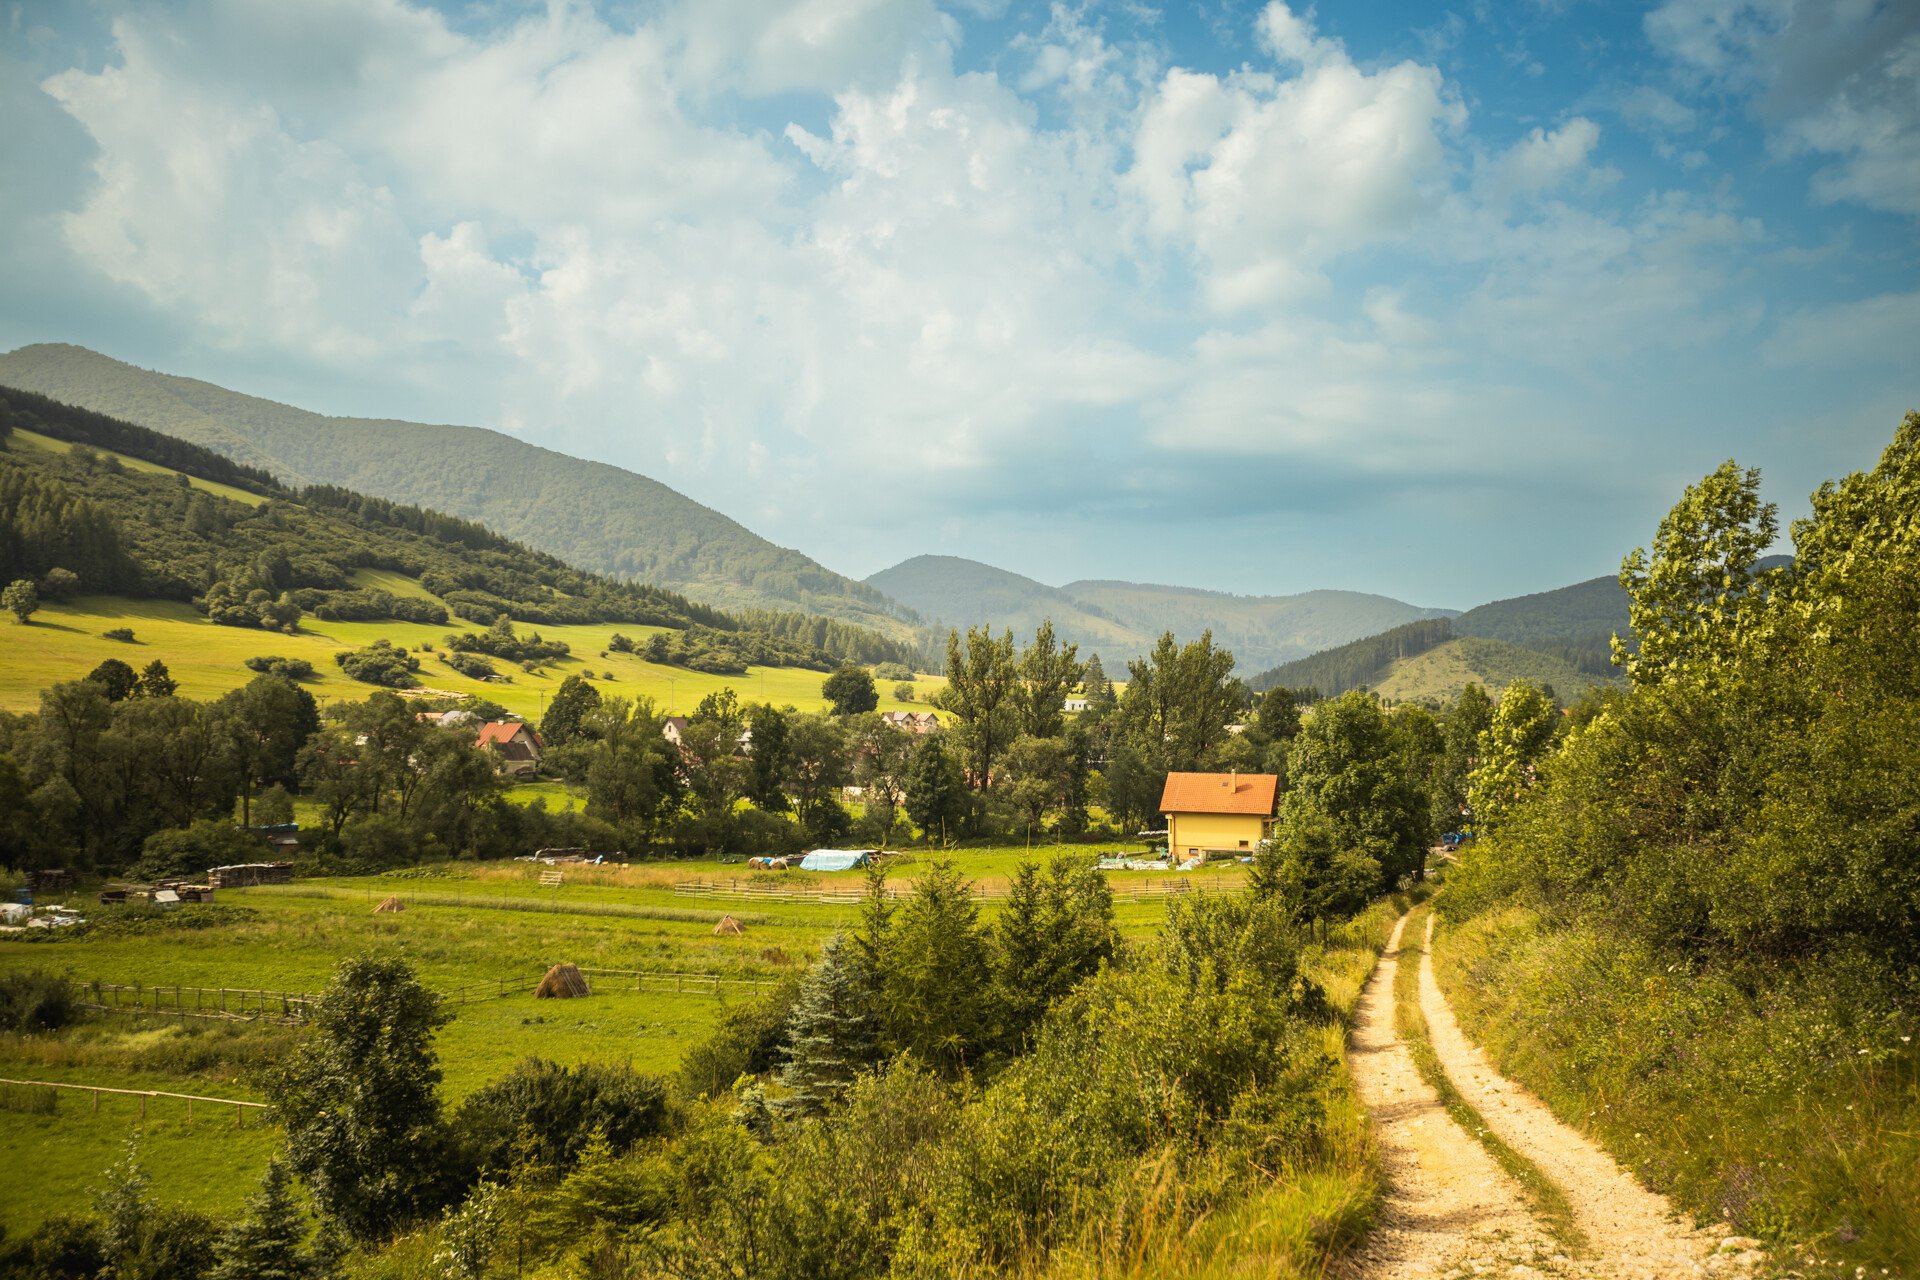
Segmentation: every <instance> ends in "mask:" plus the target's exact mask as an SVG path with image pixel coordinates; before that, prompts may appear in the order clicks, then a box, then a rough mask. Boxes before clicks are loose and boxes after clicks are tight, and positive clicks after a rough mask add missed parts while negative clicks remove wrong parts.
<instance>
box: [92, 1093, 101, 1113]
mask: <svg viewBox="0 0 1920 1280" xmlns="http://www.w3.org/2000/svg"><path fill="white" fill-rule="evenodd" d="M93 1113H94V1114H95V1115H99V1114H100V1091H99V1090H98V1089H95V1090H94V1091H93Z"/></svg>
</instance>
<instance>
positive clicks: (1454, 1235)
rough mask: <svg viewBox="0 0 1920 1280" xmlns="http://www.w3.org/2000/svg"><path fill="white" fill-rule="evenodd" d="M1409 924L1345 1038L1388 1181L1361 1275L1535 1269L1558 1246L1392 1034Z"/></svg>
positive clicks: (1389, 1277) (1390, 948) (1384, 1279)
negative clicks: (1395, 989) (1403, 943)
mask: <svg viewBox="0 0 1920 1280" xmlns="http://www.w3.org/2000/svg"><path fill="white" fill-rule="evenodd" d="M1406 925H1407V921H1406V918H1405V917H1402V918H1401V920H1400V922H1399V923H1398V924H1397V925H1395V926H1394V929H1393V936H1392V937H1391V938H1389V939H1388V940H1387V949H1386V952H1385V954H1383V955H1382V956H1381V957H1380V964H1379V966H1378V967H1377V968H1376V969H1375V970H1374V972H1373V977H1372V978H1371V979H1370V980H1368V982H1367V986H1366V990H1365V991H1363V992H1362V993H1361V995H1360V1003H1359V1005H1358V1006H1357V1007H1356V1009H1355V1011H1354V1027H1353V1034H1352V1035H1351V1036H1350V1037H1349V1039H1348V1042H1347V1058H1348V1061H1349V1063H1350V1064H1351V1066H1352V1070H1353V1079H1354V1085H1355V1087H1356V1089H1357V1090H1358V1092H1359V1094H1360V1100H1361V1101H1362V1102H1363V1103H1365V1104H1366V1107H1367V1110H1369V1111H1370V1112H1372V1113H1373V1122H1374V1140H1375V1141H1376V1142H1378V1143H1379V1145H1380V1159H1381V1165H1382V1170H1383V1172H1384V1173H1385V1175H1386V1182H1387V1195H1386V1202H1385V1204H1384V1205H1383V1206H1382V1208H1381V1219H1380V1224H1379V1225H1378V1226H1377V1227H1376V1228H1375V1229H1374V1232H1373V1235H1372V1236H1371V1237H1370V1238H1369V1239H1368V1242H1367V1246H1366V1251H1365V1253H1364V1255H1363V1256H1362V1258H1361V1259H1360V1260H1359V1261H1360V1263H1361V1274H1362V1275H1364V1276H1368V1277H1378V1278H1379V1280H1400V1278H1401V1277H1412V1276H1424V1277H1437V1276H1456V1275H1457V1276H1466V1275H1476V1274H1485V1273H1487V1272H1489V1271H1491V1272H1493V1273H1495V1274H1506V1273H1508V1272H1510V1271H1511V1270H1512V1268H1514V1267H1515V1266H1530V1267H1539V1266H1541V1265H1542V1264H1543V1262H1544V1261H1545V1260H1546V1259H1548V1258H1550V1257H1551V1255H1552V1254H1553V1247H1552V1243H1551V1241H1550V1240H1549V1238H1548V1236H1547V1234H1546V1232H1545V1231H1543V1230H1542V1229H1541V1227H1540V1225H1539V1224H1538V1223H1537V1222H1535V1221H1534V1219H1533V1215H1532V1214H1531V1213H1529V1212H1528V1211H1527V1207H1526V1204H1525V1202H1524V1200H1523V1199H1522V1197H1521V1193H1520V1188H1519V1186H1518V1185H1516V1184H1515V1183H1514V1181H1513V1180H1512V1179H1511V1178H1509V1177H1508V1176H1507V1175H1506V1173H1505V1172H1504V1171H1503V1170H1502V1169H1501V1168H1500V1166H1499V1165H1498V1164H1496V1163H1495V1162H1494V1159H1493V1157H1492V1156H1490V1155H1488V1154H1487V1152H1486V1149H1485V1148H1484V1147H1482V1146H1481V1145H1480V1144H1479V1143H1478V1142H1476V1141H1474V1140H1473V1139H1472V1138H1470V1137H1468V1136H1467V1134H1466V1132H1465V1131H1463V1130H1462V1129H1461V1128H1460V1126H1459V1125H1457V1124H1455V1123H1454V1122H1453V1120H1452V1119H1451V1118H1450V1117H1449V1116H1448V1115H1447V1112H1446V1109H1445V1108H1444V1107H1443V1106H1442V1105H1441V1103H1440V1097H1439V1095H1438V1094H1436V1093H1435V1092H1434V1091H1433V1089H1432V1088H1431V1087H1430V1086H1429V1085H1428V1084H1427V1082H1426V1081H1425V1080H1423V1079H1421V1078H1420V1071H1419V1068H1417V1067H1416V1066H1415V1065H1414V1062H1413V1056H1412V1055H1411V1054H1410V1053H1409V1052H1408V1051H1407V1046H1406V1044H1405V1043H1404V1042H1402V1040H1401V1039H1400V1036H1399V1034H1398V1032H1397V1031H1396V1030H1395V1027H1394V1017H1393V983H1394V979H1395V977H1396V976H1397V975H1398V973H1399V968H1400V939H1401V935H1402V934H1403V933H1404V932H1405V930H1406Z"/></svg>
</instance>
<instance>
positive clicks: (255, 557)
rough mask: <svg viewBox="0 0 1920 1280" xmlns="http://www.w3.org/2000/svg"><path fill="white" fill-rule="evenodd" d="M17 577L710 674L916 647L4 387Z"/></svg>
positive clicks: (231, 622)
mask: <svg viewBox="0 0 1920 1280" xmlns="http://www.w3.org/2000/svg"><path fill="white" fill-rule="evenodd" d="M56 570H61V571H64V577H63V576H62V575H60V574H56V573H55V572H54V571H56ZM76 575H77V576H76ZM15 578H28V579H34V580H38V581H41V582H43V583H46V584H48V585H47V587H46V590H47V593H48V594H49V595H53V596H56V597H58V596H64V595H71V594H75V593H77V592H80V591H85V592H86V593H88V594H90V595H112V596H120V597H125V598H129V599H134V600H164V601H172V602H176V603H186V602H192V604H193V605H194V606H195V607H196V608H198V609H199V610H200V611H201V612H202V613H203V614H205V615H206V617H207V618H208V620H209V621H211V622H214V623H218V624H221V625H223V626H226V627H235V628H241V629H246V630H252V631H255V632H256V633H262V632H271V633H273V634H275V635H279V634H281V633H283V632H286V631H288V630H289V629H290V628H297V625H298V624H299V622H300V621H301V620H302V619H305V618H308V617H312V618H318V619H321V620H323V621H326V622H389V621H391V622H406V623H412V624H416V625H420V626H427V627H437V628H448V627H452V628H454V629H456V630H457V629H459V625H460V622H461V620H464V621H465V622H467V623H472V624H477V625H478V626H480V627H487V626H489V625H491V624H493V623H495V622H496V621H498V620H500V619H502V618H508V619H511V620H512V621H514V622H519V623H536V624H541V625H591V624H597V623H622V624H628V625H631V626H635V627H655V628H664V629H666V630H667V631H670V632H672V633H673V634H672V635H671V636H668V637H666V638H665V639H663V640H662V641H661V642H660V644H659V645H658V646H652V645H651V644H650V646H649V656H650V658H651V660H653V661H654V662H655V663H657V664H661V665H675V666H680V667H685V668H687V669H689V670H694V671H700V672H704V673H707V674H712V675H744V674H745V673H746V672H747V670H748V668H749V666H750V665H758V666H768V667H772V666H780V667H807V668H811V669H813V670H817V671H825V670H830V669H832V667H833V666H834V665H836V664H837V663H838V662H839V661H841V660H842V659H846V658H852V659H857V660H862V661H870V662H880V661H890V662H898V661H904V660H907V659H910V658H911V657H912V656H913V650H912V646H910V645H909V644H907V643H904V642H902V641H899V640H895V639H892V638H889V637H885V636H881V635H879V634H878V633H876V632H873V631H871V630H867V629H864V628H859V627H855V626H851V625H848V624H846V623H839V622H826V621H824V620H821V619H818V618H811V617H806V616H803V615H799V614H793V613H786V614H772V613H763V614H756V615H755V616H754V620H753V622H752V623H750V624H749V623H745V622H743V621H742V620H740V619H738V618H735V617H733V616H732V615H729V614H726V613H724V612H722V611H720V610H717V609H714V608H712V607H711V606H708V605H702V604H698V603H695V602H693V601H690V600H688V599H687V598H686V597H684V596H681V595H679V594H677V593H674V592H669V591H664V590H662V589H660V588H658V587H655V586H652V585H648V584H642V583H636V582H631V581H626V580H619V579H613V578H609V577H605V576H601V575H596V574H592V573H587V572H585V571H582V570H580V569H577V568H574V567H573V566H571V565H568V564H566V563H564V562H562V561H561V560H559V559H557V558H555V557H553V556H551V555H547V554H545V553H543V552H539V551H534V550H531V549H529V548H527V547H524V546H521V545H520V544H518V543H516V542H514V541H512V540H511V539H508V538H503V537H501V536H500V535H499V534H497V533H494V532H493V531H491V530H489V529H487V528H486V527H484V526H482V525H480V524H478V523H475V522H473V521H469V520H463V519H460V518H458V517H454V516H448V515H445V514H442V513H440V512H436V511H431V510H428V509H425V508H421V507H414V506H403V505H399V504H396V503H393V502H390V501H388V500H386V499H383V498H374V497H368V496H366V495H364V494H359V493H355V492H353V491H352V490H349V489H345V488H342V487H340V486H337V485H308V486H305V487H303V488H300V489H298V490H295V489H293V488H291V487H289V486H286V485H284V484H282V483H281V482H280V481H279V480H278V479H276V478H275V477H274V476H273V475H271V474H269V473H267V472H266V471H264V470H261V469H259V468H255V467H251V466H247V465H244V464H240V463H236V462H234V461H233V460H231V459H229V458H226V457H225V456H223V455H219V454H216V453H214V452H212V451H211V450H209V449H207V448H205V447H203V446H199V445H195V444H191V443H188V442H185V441H182V440H179V439H176V438H173V437H169V436H166V435H163V434H161V433H158V432H155V431H153V430H152V429H151V428H147V427H143V426H139V425H136V424H132V423H127V422H124V421H122V420H119V419H115V418H111V417H108V416H106V415H102V414H97V413H94V412H92V411H91V410H86V409H79V408H75V407H73V406H70V405H65V404H61V403H60V402H58V401H55V400H52V399H49V398H47V397H44V396H41V395H39V394H38V393H35V392H31V391H22V390H20V389H17V388H12V387H7V386H3V385H0V581H12V580H14V579H15ZM55 584H58V585H57V589H56V586H55ZM489 643H490V644H492V643H493V642H489ZM656 647H657V652H655V648H656ZM523 650H524V652H523ZM478 651H479V652H484V653H491V654H493V656H495V657H498V658H501V659H503V660H505V661H507V662H509V663H520V662H524V661H529V660H531V659H534V658H538V657H542V656H552V655H546V654H542V653H539V652H536V651H535V650H534V649H533V648H530V647H529V646H528V645H522V644H518V643H514V644H508V643H505V642H504V641H503V642H501V643H498V644H493V647H491V648H482V649H480V650H478ZM476 665H478V664H476ZM502 674H504V671H502Z"/></svg>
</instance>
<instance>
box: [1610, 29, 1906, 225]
mask: <svg viewBox="0 0 1920 1280" xmlns="http://www.w3.org/2000/svg"><path fill="white" fill-rule="evenodd" d="M1646 29H1647V34H1648V36H1649V38H1650V39H1652V41H1653V42H1654V44H1655V45H1656V46H1657V47H1659V48H1661V49H1663V50H1664V51H1665V52H1666V53H1667V54H1668V55H1669V56H1671V57H1672V58H1674V59H1676V60H1677V61H1678V63H1679V64H1680V65H1681V66H1682V67H1683V68H1685V69H1686V70H1687V71H1689V72H1691V73H1692V74H1694V75H1697V76H1699V77H1702V78H1703V79H1704V80H1705V81H1706V82H1707V83H1708V84H1709V85H1710V86H1712V87H1715V88H1720V89H1726V90H1731V91H1732V92H1735V93H1738V94H1741V95H1743V96H1745V97H1747V98H1748V99H1749V100H1750V101H1751V103H1752V105H1753V109H1754V111H1755V113H1756V114H1757V115H1758V117H1759V118H1760V120H1761V121H1762V122H1763V123H1764V124H1765V125H1766V126H1767V128H1768V131H1769V132H1768V140H1769V144H1770V145H1771V146H1772V148H1773V149H1774V151H1775V152H1776V153H1777V154H1778V155H1780V156H1783V157H1786V158H1792V157H1796V156H1803V155H1811V156H1816V157H1828V158H1830V160H1831V163H1828V164H1826V165H1824V166H1823V167H1822V168H1821V169H1820V170H1819V171H1818V172H1817V173H1816V174H1815V175H1814V178H1813V183H1812V194H1813V196H1814V198H1815V199H1817V200H1820V201H1822V202H1827V203H1833V202H1837V201H1853V202H1857V203H1859V204H1863V205H1866V206H1868V207H1870V208H1875V209H1882V210H1886V211H1888V212H1892V213H1900V214H1906V215H1908V216H1910V217H1920V6H1916V5H1913V4H1901V3H1892V4H1887V3H1870V2H1868V0H1842V2H1840V3H1833V2H1831V0H1667V3H1665V4H1663V5H1662V6H1661V7H1660V8H1658V9H1655V10H1654V11H1652V12H1651V13H1649V14H1648V15H1647V18H1646Z"/></svg>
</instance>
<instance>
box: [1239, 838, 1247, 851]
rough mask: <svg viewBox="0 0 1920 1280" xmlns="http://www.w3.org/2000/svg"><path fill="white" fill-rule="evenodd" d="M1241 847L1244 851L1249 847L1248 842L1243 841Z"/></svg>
mask: <svg viewBox="0 0 1920 1280" xmlns="http://www.w3.org/2000/svg"><path fill="white" fill-rule="evenodd" d="M1240 847H1241V848H1242V849H1244V848H1246V847H1247V842H1246V841H1245V840H1242V841H1241V842H1240Z"/></svg>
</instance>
